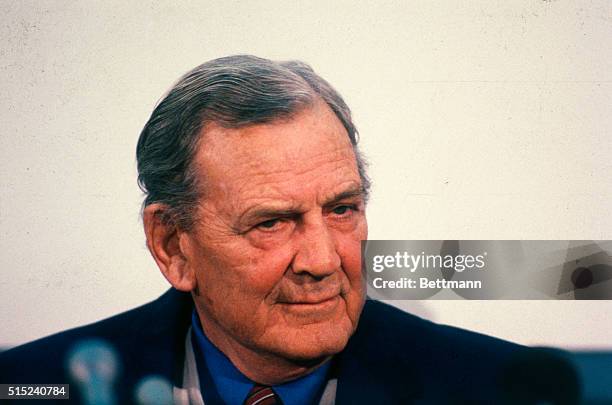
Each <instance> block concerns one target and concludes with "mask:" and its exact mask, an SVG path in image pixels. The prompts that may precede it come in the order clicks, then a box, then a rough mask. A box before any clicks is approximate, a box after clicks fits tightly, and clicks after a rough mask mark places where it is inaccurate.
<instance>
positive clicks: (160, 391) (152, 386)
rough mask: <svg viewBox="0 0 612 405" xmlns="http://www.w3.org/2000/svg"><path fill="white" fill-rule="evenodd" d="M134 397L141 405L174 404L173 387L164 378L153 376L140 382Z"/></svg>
mask: <svg viewBox="0 0 612 405" xmlns="http://www.w3.org/2000/svg"><path fill="white" fill-rule="evenodd" d="M134 396H135V398H136V402H137V403H138V404H139V405H169V404H172V402H173V396H172V385H171V384H170V382H169V381H168V380H167V379H165V378H164V377H161V376H156V375H151V376H148V377H145V378H143V379H142V380H140V382H138V384H137V386H136V389H135V390H134Z"/></svg>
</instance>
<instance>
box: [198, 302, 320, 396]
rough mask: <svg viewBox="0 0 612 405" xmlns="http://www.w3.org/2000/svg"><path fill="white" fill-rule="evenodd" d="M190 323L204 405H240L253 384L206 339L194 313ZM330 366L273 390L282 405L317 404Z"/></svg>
mask: <svg viewBox="0 0 612 405" xmlns="http://www.w3.org/2000/svg"><path fill="white" fill-rule="evenodd" d="M191 324H192V329H191V330H192V335H191V339H192V342H193V350H194V354H195V358H196V364H197V368H198V376H199V379H200V391H201V392H202V397H203V399H204V402H205V403H206V405H217V404H228V405H242V404H243V402H244V400H245V399H246V397H247V394H248V393H249V391H251V388H253V385H254V384H255V383H254V382H253V381H251V380H249V379H248V378H247V377H246V376H245V375H244V374H242V373H241V372H240V371H239V370H238V369H237V368H236V367H235V366H234V365H233V364H232V362H231V361H230V360H229V359H228V358H227V356H225V354H223V353H222V352H221V351H220V350H219V349H217V348H216V347H215V346H214V345H213V344H212V343H211V341H210V340H208V338H207V337H206V334H205V333H204V330H203V329H202V325H201V324H200V318H199V317H198V315H197V312H196V311H195V310H194V311H193V314H192V317H191ZM329 367H330V362H329V361H328V362H327V363H325V364H324V365H323V366H321V367H319V368H317V369H316V370H315V371H313V372H312V373H310V374H308V375H305V376H303V377H300V378H298V379H296V380H293V381H289V382H287V383H284V384H280V385H274V386H272V389H273V390H274V392H276V394H277V395H278V396H279V397H280V399H281V400H282V401H283V404H284V405H312V404H317V403H318V401H319V399H320V397H321V395H322V394H323V390H324V389H325V385H326V383H327V375H328V371H329Z"/></svg>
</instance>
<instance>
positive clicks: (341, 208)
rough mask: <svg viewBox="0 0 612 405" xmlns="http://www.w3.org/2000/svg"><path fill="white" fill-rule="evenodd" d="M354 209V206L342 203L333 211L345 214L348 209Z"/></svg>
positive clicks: (337, 213)
mask: <svg viewBox="0 0 612 405" xmlns="http://www.w3.org/2000/svg"><path fill="white" fill-rule="evenodd" d="M352 209H353V207H350V206H348V205H340V206H338V207H336V208H334V209H333V210H332V211H333V213H334V214H336V215H344V214H346V213H347V212H348V211H350V210H352Z"/></svg>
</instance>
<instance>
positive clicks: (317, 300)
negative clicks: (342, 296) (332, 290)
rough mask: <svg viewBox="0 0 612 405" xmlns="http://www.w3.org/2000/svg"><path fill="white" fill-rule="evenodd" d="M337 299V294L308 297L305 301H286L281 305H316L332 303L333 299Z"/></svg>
mask: <svg viewBox="0 0 612 405" xmlns="http://www.w3.org/2000/svg"><path fill="white" fill-rule="evenodd" d="M336 298H338V294H335V295H332V296H327V297H308V298H305V299H297V300H287V301H285V302H283V304H289V305H317V304H324V303H326V302H328V301H332V300H334V299H336Z"/></svg>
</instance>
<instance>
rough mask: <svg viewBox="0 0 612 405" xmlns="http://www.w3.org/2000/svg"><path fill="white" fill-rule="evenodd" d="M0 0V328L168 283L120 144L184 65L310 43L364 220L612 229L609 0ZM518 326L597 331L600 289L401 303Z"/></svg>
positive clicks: (478, 233)
mask: <svg viewBox="0 0 612 405" xmlns="http://www.w3.org/2000/svg"><path fill="white" fill-rule="evenodd" d="M173 3H174V2H171V1H156V2H123V1H104V2H98V1H95V2H94V1H84V2H72V1H40V0H36V1H21V0H19V1H2V3H1V5H2V9H3V14H2V17H0V18H1V21H2V23H1V24H0V75H1V76H0V77H1V80H2V82H1V85H2V90H1V91H0V103H1V106H2V108H1V110H0V119H1V123H2V125H1V131H2V132H1V140H0V175H1V187H2V193H1V199H0V232H1V233H0V235H1V240H0V249H1V251H2V255H1V257H0V268H1V269H2V270H1V271H2V277H1V280H0V325H1V326H0V346H10V345H14V344H17V343H22V342H25V341H27V340H31V339H34V338H37V337H41V336H43V335H46V334H49V333H52V332H56V331H59V330H62V329H65V328H68V327H72V326H76V325H80V324H84V323H88V322H92V321H95V320H98V319H101V318H103V317H106V316H110V315H112V314H114V313H117V312H119V311H121V310H125V309H128V308H131V307H133V306H136V305H140V304H142V303H144V302H147V301H149V300H151V299H154V298H155V297H156V296H157V295H159V294H161V293H162V292H163V291H164V290H165V289H166V287H167V286H166V282H165V281H164V279H163V278H162V276H161V275H160V274H159V272H158V270H157V268H156V266H155V264H154V262H153V260H152V259H151V258H150V257H149V254H148V252H147V250H146V248H145V244H144V237H143V232H142V229H141V224H140V218H139V207H140V201H141V194H140V191H139V190H138V188H137V186H136V181H135V179H136V170H135V157H134V150H135V144H136V140H137V137H138V134H139V131H140V129H141V128H142V126H143V125H144V123H145V121H146V119H147V118H148V115H149V114H150V112H151V111H152V108H153V107H154V105H155V103H156V101H157V100H158V99H159V98H160V97H161V95H162V94H163V93H164V92H165V91H166V89H167V88H168V87H169V86H170V85H171V84H172V83H173V82H174V81H175V80H176V79H177V78H178V77H179V76H180V75H181V74H183V73H184V72H185V71H187V70H189V69H191V68H192V67H194V66H196V65H197V64H200V63H202V62H204V61H206V60H209V59H212V58H215V57H219V56H224V55H229V54H236V53H252V54H256V55H259V56H263V57H268V58H273V59H302V60H304V61H307V62H308V63H310V64H311V65H312V66H313V67H314V68H315V69H316V70H317V71H318V72H319V73H320V74H321V75H322V76H323V77H325V78H327V79H328V80H329V81H330V82H331V83H332V84H333V85H335V86H336V87H337V89H338V90H339V91H340V92H341V93H342V94H343V95H344V97H345V99H346V100H347V102H348V104H349V105H350V106H351V107H352V109H353V111H354V115H355V119H356V122H357V124H358V127H359V129H360V132H361V137H362V148H363V150H364V151H365V153H366V155H367V156H368V157H369V160H370V161H371V172H370V174H371V177H372V178H373V179H374V190H373V199H372V202H371V205H370V206H369V212H368V214H369V222H370V237H371V238H372V239H588V240H592V239H612V215H610V213H611V212H612V210H611V209H610V207H611V204H610V202H611V197H612V163H611V162H612V159H611V152H612V138H611V135H612V134H611V132H612V47H611V46H610V44H611V43H612V3H611V2H609V1H605V0H604V1H576V2H572V1H564V0H550V1H537V0H530V1H510V2H509V1H497V2H495V1H479V2H477V1H470V2H464V1H448V2H430V1H397V2H389V1H386V2H385V1H376V2H338V1H331V2H330V1H318V2H302V1H300V2H297V1H296V2H287V1H277V2H272V1H258V2H246V1H245V2H231V1H215V2H213V1H201V2H191V3H189V2H183V3H182V4H183V5H182V6H176V5H174V4H173ZM397 304H399V305H401V306H402V307H404V308H408V309H410V310H412V311H415V312H416V313H419V314H423V315H425V316H428V317H430V318H432V319H434V320H436V321H439V322H443V323H450V324H455V325H460V326H464V327H467V328H472V329H476V330H479V331H482V332H485V333H489V334H492V335H496V336H500V337H503V338H506V339H510V340H514V341H518V342H522V343H527V344H556V345H561V346H564V347H583V348H584V347H610V346H612V324H611V322H610V315H609V314H610V313H612V302H603V301H600V302H567V301H565V302H561V301H557V302H545V301H537V302H525V301H522V302H509V301H499V302H457V301H445V302H441V301H437V302H434V301H427V302H422V303H418V302H404V303H401V302H400V303H397Z"/></svg>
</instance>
